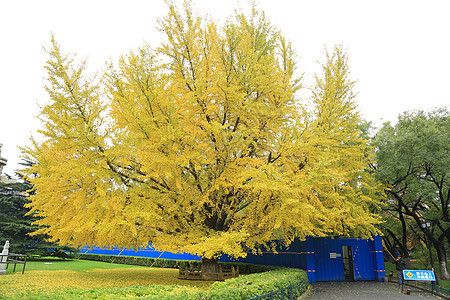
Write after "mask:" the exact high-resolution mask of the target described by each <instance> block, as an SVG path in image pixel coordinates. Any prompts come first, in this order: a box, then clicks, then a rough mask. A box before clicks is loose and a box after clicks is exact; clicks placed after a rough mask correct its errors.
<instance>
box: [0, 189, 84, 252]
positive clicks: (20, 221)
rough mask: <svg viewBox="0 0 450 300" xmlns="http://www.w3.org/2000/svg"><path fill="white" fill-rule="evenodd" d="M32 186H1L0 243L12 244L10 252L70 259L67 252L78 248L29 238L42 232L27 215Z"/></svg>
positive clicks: (40, 238)
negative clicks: (29, 192) (35, 232)
mask: <svg viewBox="0 0 450 300" xmlns="http://www.w3.org/2000/svg"><path fill="white" fill-rule="evenodd" d="M31 187H32V186H31V185H30V184H29V183H20V182H17V183H9V184H5V183H0V207H1V209H0V242H1V246H2V245H4V243H5V241H7V240H9V242H10V252H12V253H21V254H27V255H29V256H55V257H63V258H66V257H68V254H67V253H66V251H70V252H72V251H76V249H73V248H70V247H67V246H61V245H58V244H55V243H50V242H46V241H45V237H44V236H42V235H39V236H33V237H31V236H29V235H28V233H30V232H33V231H36V230H37V229H39V227H38V226H36V225H32V222H33V221H35V220H36V218H35V217H33V216H30V215H26V213H27V212H28V211H29V209H27V208H25V207H24V205H25V203H27V202H28V200H27V198H26V196H27V191H28V190H30V189H31Z"/></svg>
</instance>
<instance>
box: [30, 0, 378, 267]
mask: <svg viewBox="0 0 450 300" xmlns="http://www.w3.org/2000/svg"><path fill="white" fill-rule="evenodd" d="M192 11H193V10H192V8H191V7H190V5H186V6H185V7H184V8H182V9H178V8H176V7H174V6H173V5H169V12H168V14H167V15H166V16H165V17H164V18H162V19H161V20H160V28H159V29H160V30H161V32H162V33H163V34H164V36H165V39H164V41H163V42H162V43H161V45H160V46H159V47H156V48H151V47H149V46H146V47H142V48H140V49H138V50H137V51H135V52H131V53H129V54H127V55H124V56H123V57H122V58H121V59H120V61H118V62H116V63H113V62H111V63H110V64H109V65H108V67H107V68H106V71H105V72H104V74H103V76H101V78H100V79H99V80H97V81H96V80H95V79H92V78H89V76H87V75H86V71H85V67H86V63H85V62H81V63H79V64H77V63H76V60H75V57H74V56H71V55H65V54H63V53H62V52H61V51H60V46H59V45H58V44H57V43H56V42H55V40H54V39H52V46H51V48H49V49H48V53H49V56H50V58H49V60H48V63H47V65H46V68H47V71H48V81H47V85H46V87H47V91H48V94H49V98H50V100H49V102H48V104H47V105H45V106H44V107H43V108H42V111H41V113H40V118H41V120H42V124H43V128H44V129H43V130H41V133H42V136H43V138H40V139H36V141H35V142H33V145H31V146H29V147H27V148H26V149H24V152H25V154H24V156H25V157H26V158H27V159H29V160H31V161H33V162H34V163H35V164H34V165H33V166H32V167H30V168H29V169H27V170H25V171H24V173H25V174H27V175H28V178H29V180H30V181H31V182H32V184H33V185H34V186H35V187H36V188H35V194H34V195H33V196H32V197H31V203H30V204H29V207H30V208H31V210H32V213H34V214H36V215H37V216H39V217H41V219H40V220H39V221H38V223H39V225H42V226H45V227H44V228H43V229H41V230H40V231H39V232H40V233H45V234H48V235H50V236H52V238H53V240H54V241H59V242H60V243H64V244H72V245H96V246H100V247H112V246H119V247H132V248H138V247H143V246H146V245H148V244H150V243H151V245H152V246H153V247H155V248H156V249H160V250H163V251H171V252H185V253H191V254H197V255H200V256H201V257H202V258H203V260H204V262H205V265H211V266H212V267H214V265H215V264H216V262H217V258H218V257H219V256H220V255H221V254H228V255H230V256H233V257H236V258H238V257H243V256H245V255H246V253H248V252H258V251H259V249H261V247H263V246H266V247H271V245H272V241H274V240H278V241H279V240H281V241H284V242H285V243H286V244H289V243H290V242H291V241H292V240H293V239H294V238H296V237H297V238H300V239H304V238H305V237H306V236H325V235H353V236H358V237H369V236H370V235H371V234H372V233H374V232H376V229H375V227H374V224H375V223H377V222H378V219H377V217H376V216H374V215H373V214H371V213H370V209H369V208H370V206H371V205H373V200H372V198H371V197H372V195H373V194H374V193H375V192H376V191H377V190H378V187H377V186H376V184H375V183H374V182H373V180H372V178H371V176H370V174H369V173H367V172H365V168H366V165H367V163H368V160H370V152H371V151H370V149H369V148H368V146H367V141H366V140H364V139H363V138H362V135H361V132H360V130H359V129H358V125H359V123H360V122H361V120H360V118H359V115H358V112H357V110H356V104H355V102H354V97H355V93H354V82H353V81H351V80H350V79H349V70H348V63H347V54H346V53H345V51H343V49H342V47H336V48H335V49H333V51H330V52H329V53H328V52H327V55H326V60H325V62H324V63H323V65H322V74H319V75H317V76H316V84H315V86H314V88H313V89H312V98H311V99H309V100H312V101H310V102H311V103H312V106H310V107H309V106H305V103H306V101H304V102H302V99H297V98H296V96H295V95H296V91H297V90H298V89H299V88H301V84H300V81H299V80H298V79H296V78H295V77H294V76H295V74H296V73H297V71H296V67H295V55H294V52H293V50H292V49H291V47H290V45H289V43H287V42H286V41H285V39H284V38H283V36H282V35H281V34H280V33H279V31H277V30H276V29H275V28H274V27H273V26H272V25H271V23H270V22H269V21H268V20H267V18H266V17H265V16H264V14H263V13H261V12H259V11H257V10H256V9H253V10H252V13H251V14H250V16H249V17H247V16H245V15H244V14H241V13H236V14H235V16H234V17H233V18H231V19H230V20H229V21H227V22H226V23H225V25H223V26H218V25H217V24H215V22H214V21H213V20H211V19H208V18H203V17H201V16H198V15H195V14H193V13H192Z"/></svg>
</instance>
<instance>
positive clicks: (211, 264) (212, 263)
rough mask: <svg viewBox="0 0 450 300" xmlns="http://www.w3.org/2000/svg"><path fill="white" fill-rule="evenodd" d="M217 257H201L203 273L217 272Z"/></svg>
mask: <svg viewBox="0 0 450 300" xmlns="http://www.w3.org/2000/svg"><path fill="white" fill-rule="evenodd" d="M217 260H218V259H217V258H215V259H214V258H213V259H209V258H204V257H202V272H205V273H218V272H219V265H218V263H217Z"/></svg>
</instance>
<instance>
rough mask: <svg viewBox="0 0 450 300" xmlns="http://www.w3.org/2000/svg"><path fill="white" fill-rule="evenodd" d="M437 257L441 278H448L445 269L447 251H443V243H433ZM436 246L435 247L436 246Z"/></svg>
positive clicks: (449, 277)
mask: <svg viewBox="0 0 450 300" xmlns="http://www.w3.org/2000/svg"><path fill="white" fill-rule="evenodd" d="M434 246H435V249H436V252H437V255H438V259H439V267H440V270H441V272H440V275H441V280H450V276H449V274H448V269H447V253H446V252H445V246H444V244H443V243H439V244H438V245H434ZM436 246H437V247H436Z"/></svg>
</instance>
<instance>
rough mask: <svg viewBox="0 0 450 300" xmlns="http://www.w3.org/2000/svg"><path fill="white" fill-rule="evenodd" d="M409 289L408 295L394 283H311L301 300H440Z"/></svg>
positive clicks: (425, 293) (423, 292) (420, 291)
mask: <svg viewBox="0 0 450 300" xmlns="http://www.w3.org/2000/svg"><path fill="white" fill-rule="evenodd" d="M408 288H409V289H411V294H410V295H405V294H402V293H400V289H399V287H398V285H397V284H395V283H384V282H374V281H356V282H345V281H341V282H317V283H312V284H311V288H310V290H309V291H308V292H307V294H306V295H304V296H303V297H301V298H300V299H302V300H331V299H342V300H346V299H349V300H352V299H355V300H356V299H357V300H377V299H389V300H391V299H392V300H402V299H405V300H406V299H409V300H425V299H433V300H435V299H441V298H439V297H437V296H435V295H433V294H431V293H429V292H425V291H422V290H419V289H416V288H412V287H408Z"/></svg>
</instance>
